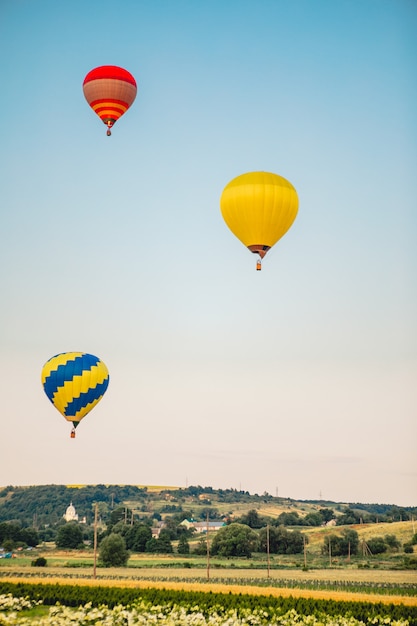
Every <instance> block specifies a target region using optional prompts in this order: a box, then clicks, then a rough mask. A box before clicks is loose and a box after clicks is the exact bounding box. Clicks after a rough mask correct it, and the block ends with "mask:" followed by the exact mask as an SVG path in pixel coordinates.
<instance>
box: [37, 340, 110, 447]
mask: <svg viewBox="0 0 417 626" xmlns="http://www.w3.org/2000/svg"><path fill="white" fill-rule="evenodd" d="M41 380H42V385H43V388H44V391H45V393H46V395H47V396H48V398H49V400H50V401H51V402H52V404H53V405H54V407H55V408H56V409H57V410H58V411H59V412H60V413H61V415H62V416H63V417H64V418H65V419H66V420H67V421H68V422H72V423H73V425H74V428H73V429H72V431H71V438H72V439H73V438H74V437H75V429H76V428H77V426H78V424H79V423H80V422H81V420H82V419H83V418H84V417H85V416H86V415H87V413H89V412H90V411H91V409H93V408H94V407H95V406H96V404H97V403H98V402H100V400H101V398H102V397H103V395H104V394H105V393H106V389H107V387H108V385H109V372H108V369H107V367H106V366H105V364H104V363H103V361H101V360H100V359H99V358H98V357H96V356H94V355H93V354H87V353H86V352H64V353H61V354H57V355H56V356H54V357H52V358H51V359H49V361H47V362H46V363H45V365H44V366H43V368H42V375H41Z"/></svg>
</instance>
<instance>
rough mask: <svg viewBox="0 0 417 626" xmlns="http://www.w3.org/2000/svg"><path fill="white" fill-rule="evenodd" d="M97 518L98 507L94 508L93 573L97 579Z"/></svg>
mask: <svg viewBox="0 0 417 626" xmlns="http://www.w3.org/2000/svg"><path fill="white" fill-rule="evenodd" d="M97 517H98V505H97V502H96V505H95V507H94V573H93V577H94V578H97V573H96V568H97Z"/></svg>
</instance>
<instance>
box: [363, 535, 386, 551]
mask: <svg viewBox="0 0 417 626" xmlns="http://www.w3.org/2000/svg"><path fill="white" fill-rule="evenodd" d="M366 543H367V546H368V549H369V550H370V552H371V554H382V553H383V552H386V551H387V547H388V546H387V544H386V543H385V541H384V538H383V537H371V538H370V539H368V541H367V542H366Z"/></svg>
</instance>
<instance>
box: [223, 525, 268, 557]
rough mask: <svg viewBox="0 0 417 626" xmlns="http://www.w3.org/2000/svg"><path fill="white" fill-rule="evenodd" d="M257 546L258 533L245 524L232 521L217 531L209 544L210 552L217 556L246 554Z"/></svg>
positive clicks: (249, 554)
mask: <svg viewBox="0 0 417 626" xmlns="http://www.w3.org/2000/svg"><path fill="white" fill-rule="evenodd" d="M258 547H259V538H258V534H257V533H256V532H255V531H254V530H252V528H249V526H246V524H237V523H233V524H230V525H229V526H224V527H223V528H220V530H218V531H217V533H216V534H215V536H214V539H213V543H212V546H211V552H212V554H218V555H219V556H246V557H248V558H249V557H251V556H252V552H254V551H255V550H257V549H258Z"/></svg>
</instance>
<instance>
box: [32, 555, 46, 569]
mask: <svg viewBox="0 0 417 626" xmlns="http://www.w3.org/2000/svg"><path fill="white" fill-rule="evenodd" d="M46 564H47V560H46V559H45V557H43V556H39V557H38V558H37V559H34V560H33V561H32V563H31V565H32V566H33V567H46Z"/></svg>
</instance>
